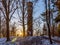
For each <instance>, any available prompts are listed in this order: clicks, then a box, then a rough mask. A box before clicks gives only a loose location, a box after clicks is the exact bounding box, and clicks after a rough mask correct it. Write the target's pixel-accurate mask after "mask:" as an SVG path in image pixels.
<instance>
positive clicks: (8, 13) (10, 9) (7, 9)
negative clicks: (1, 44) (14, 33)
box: [0, 0, 17, 41]
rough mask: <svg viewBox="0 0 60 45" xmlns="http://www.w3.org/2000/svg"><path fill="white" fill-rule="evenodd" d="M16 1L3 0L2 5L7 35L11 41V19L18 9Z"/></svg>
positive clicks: (0, 8)
mask: <svg viewBox="0 0 60 45" xmlns="http://www.w3.org/2000/svg"><path fill="white" fill-rule="evenodd" d="M15 3H16V1H15V0H1V4H2V7H0V10H1V12H2V14H3V15H4V17H5V19H6V29H7V30H6V33H7V34H6V37H7V41H9V40H10V39H9V21H10V20H11V18H12V16H13V14H14V12H15V11H16V9H17V7H16V6H14V5H15Z"/></svg>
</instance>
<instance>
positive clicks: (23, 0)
mask: <svg viewBox="0 0 60 45" xmlns="http://www.w3.org/2000/svg"><path fill="white" fill-rule="evenodd" d="M24 4H25V0H22V5H23V11H22V19H23V37H24V36H25V24H24Z"/></svg>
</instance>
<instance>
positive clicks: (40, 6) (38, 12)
mask: <svg viewBox="0 0 60 45" xmlns="http://www.w3.org/2000/svg"><path fill="white" fill-rule="evenodd" d="M44 10H45V6H44V2H43V0H39V1H38V2H37V3H36V5H35V6H34V12H35V13H33V18H34V19H35V18H37V17H39V16H40V15H41V14H42V13H43V12H44ZM13 16H14V17H16V18H15V19H12V20H11V21H12V23H13V22H16V23H17V24H16V25H17V26H19V24H18V20H19V18H18V15H17V12H15V13H14V15H13ZM42 26H43V23H42V24H41V27H42ZM20 27H21V26H19V28H20ZM21 28H22V27H21Z"/></svg>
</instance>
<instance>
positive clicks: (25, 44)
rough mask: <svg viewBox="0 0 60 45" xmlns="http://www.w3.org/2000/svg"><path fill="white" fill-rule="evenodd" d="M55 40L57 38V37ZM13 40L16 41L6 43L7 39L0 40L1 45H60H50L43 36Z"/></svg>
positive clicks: (57, 44) (54, 44) (56, 44)
mask: <svg viewBox="0 0 60 45" xmlns="http://www.w3.org/2000/svg"><path fill="white" fill-rule="evenodd" d="M46 37H48V36H46ZM54 39H57V38H56V37H55V38H54ZM13 40H15V41H13V42H12V41H9V42H6V38H0V45H60V43H58V42H55V41H53V44H50V42H49V39H44V38H43V37H42V36H32V37H30V36H29V37H25V38H14V39H13Z"/></svg>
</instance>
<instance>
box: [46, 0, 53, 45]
mask: <svg viewBox="0 0 60 45" xmlns="http://www.w3.org/2000/svg"><path fill="white" fill-rule="evenodd" d="M48 3H49V4H48V6H49V19H48V17H47V0H45V4H46V7H45V8H46V23H47V27H48V36H49V39H50V44H52V40H51V34H50V0H49V1H48Z"/></svg>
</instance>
